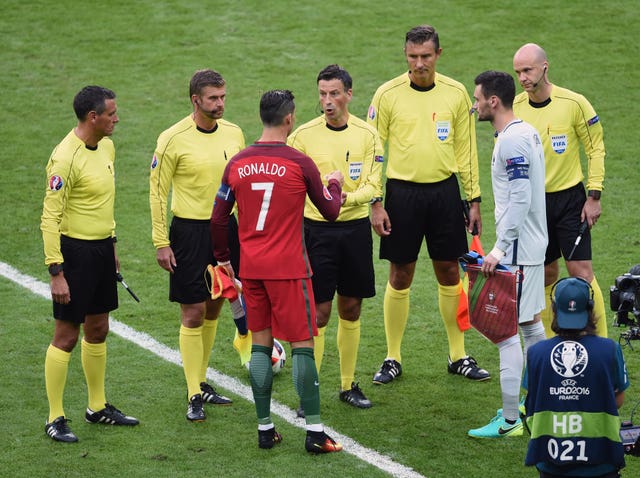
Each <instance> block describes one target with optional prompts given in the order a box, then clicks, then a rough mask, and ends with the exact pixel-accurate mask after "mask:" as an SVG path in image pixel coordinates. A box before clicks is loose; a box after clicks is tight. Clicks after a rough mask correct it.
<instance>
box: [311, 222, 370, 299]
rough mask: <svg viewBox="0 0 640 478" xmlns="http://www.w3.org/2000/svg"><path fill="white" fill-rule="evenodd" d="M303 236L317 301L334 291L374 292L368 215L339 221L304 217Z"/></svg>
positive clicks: (344, 293) (362, 294)
mask: <svg viewBox="0 0 640 478" xmlns="http://www.w3.org/2000/svg"><path fill="white" fill-rule="evenodd" d="M304 236H305V244H306V247H307V253H308V254H309V261H310V263H311V269H312V270H313V276H312V277H311V280H312V283H313V295H314V296H315V299H316V303H322V302H329V301H331V300H332V299H333V296H334V294H335V292H336V290H337V291H338V294H340V295H341V296H345V297H357V298H366V297H373V296H374V295H375V294H376V288H375V275H374V270H373V240H372V238H371V224H370V223H369V218H368V217H366V218H362V219H356V220H353V221H340V222H322V221H312V220H310V219H305V220H304Z"/></svg>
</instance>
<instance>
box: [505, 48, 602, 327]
mask: <svg viewBox="0 0 640 478" xmlns="http://www.w3.org/2000/svg"><path fill="white" fill-rule="evenodd" d="M513 69H514V70H515V73H516V75H517V77H518V81H519V82H520V85H522V88H523V89H524V91H523V92H522V93H520V94H519V95H517V96H516V98H515V100H514V103H513V111H514V113H515V114H516V116H517V117H518V118H521V119H523V120H524V121H526V122H527V123H529V124H531V125H533V126H534V127H535V128H536V129H537V130H538V132H539V133H540V137H541V138H542V144H543V146H544V155H545V169H546V174H545V177H546V179H545V191H546V201H547V229H548V231H549V244H548V246H547V254H546V258H545V268H544V270H545V281H544V283H545V291H546V294H545V295H546V297H547V307H546V309H545V310H544V311H543V312H542V322H543V324H544V328H545V332H546V334H547V337H551V336H554V335H555V333H554V332H553V331H552V330H551V320H552V313H551V299H550V297H551V288H552V287H553V284H554V283H555V282H556V281H557V280H558V276H559V264H558V261H559V259H560V258H561V257H564V260H565V265H566V267H567V271H568V272H569V275H570V276H573V277H580V278H582V279H584V280H586V281H587V282H588V283H589V284H590V285H591V288H592V289H593V302H594V308H593V310H594V314H595V317H596V324H597V329H596V333H597V335H599V336H601V337H606V336H607V320H606V312H605V309H604V297H603V296H602V290H600V286H599V284H598V281H597V280H596V277H595V275H594V273H593V265H592V262H591V228H592V227H593V226H594V225H595V224H596V222H597V221H598V219H599V218H600V214H601V212H602V208H601V206H600V196H601V194H602V187H603V182H604V157H605V149H604V141H603V133H602V124H601V123H600V118H599V117H598V115H597V114H596V112H595V110H594V109H593V107H592V106H591V103H589V101H588V100H587V99H586V98H585V97H584V96H582V95H580V94H578V93H575V92H573V91H571V90H568V89H566V88H561V87H559V86H557V85H554V84H553V83H551V82H550V81H549V78H548V72H549V62H548V59H547V54H546V52H545V51H544V50H543V49H542V48H541V47H540V46H539V45H536V44H535V43H528V44H526V45H523V46H522V47H521V48H520V49H518V51H517V52H516V53H515V55H514V57H513ZM580 145H582V147H583V148H584V153H585V155H586V157H587V178H586V191H585V185H584V184H583V182H582V181H583V179H584V174H583V172H582V166H581V163H580ZM579 235H581V239H580V241H578V245H577V246H576V241H577V238H578V236H579Z"/></svg>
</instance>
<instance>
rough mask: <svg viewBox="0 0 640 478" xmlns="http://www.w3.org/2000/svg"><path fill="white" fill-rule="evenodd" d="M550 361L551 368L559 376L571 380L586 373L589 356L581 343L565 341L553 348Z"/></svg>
mask: <svg viewBox="0 0 640 478" xmlns="http://www.w3.org/2000/svg"><path fill="white" fill-rule="evenodd" d="M550 359H551V366H552V367H553V370H555V372H556V373H557V374H558V375H560V376H562V377H565V378H571V377H576V376H578V375H580V374H581V373H582V372H584V371H585V369H586V368H587V363H588V362H589V354H588V353H587V349H585V348H584V346H582V345H581V344H580V343H578V342H573V341H572V340H565V341H564V342H560V343H559V344H558V345H556V346H555V347H554V348H553V350H552V351H551V357H550Z"/></svg>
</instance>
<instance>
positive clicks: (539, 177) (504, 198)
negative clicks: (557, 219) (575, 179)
mask: <svg viewBox="0 0 640 478" xmlns="http://www.w3.org/2000/svg"><path fill="white" fill-rule="evenodd" d="M491 181H492V185H493V196H494V201H495V221H496V244H495V247H497V248H498V249H500V250H502V251H505V252H506V255H505V256H504V258H503V259H502V260H501V262H502V263H503V264H511V265H539V264H543V263H544V257H545V251H546V249H547V242H548V236H547V219H546V212H545V191H544V150H543V147H542V141H541V140H540V135H539V134H538V132H537V131H536V129H535V128H534V127H533V126H531V125H530V124H528V123H525V122H524V121H522V120H514V121H512V122H511V123H509V124H508V125H507V126H506V127H505V128H504V129H503V130H502V131H501V132H500V133H499V134H498V137H497V140H496V143H495V145H494V147H493V156H492V158H491Z"/></svg>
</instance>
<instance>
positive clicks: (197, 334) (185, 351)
mask: <svg viewBox="0 0 640 478" xmlns="http://www.w3.org/2000/svg"><path fill="white" fill-rule="evenodd" d="M202 328H203V326H200V327H194V328H192V329H190V328H188V327H185V326H184V325H181V326H180V356H181V357H182V368H183V370H184V377H185V378H186V379H187V396H188V397H189V398H191V397H193V396H194V395H195V394H197V393H201V392H200V369H201V368H202Z"/></svg>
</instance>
